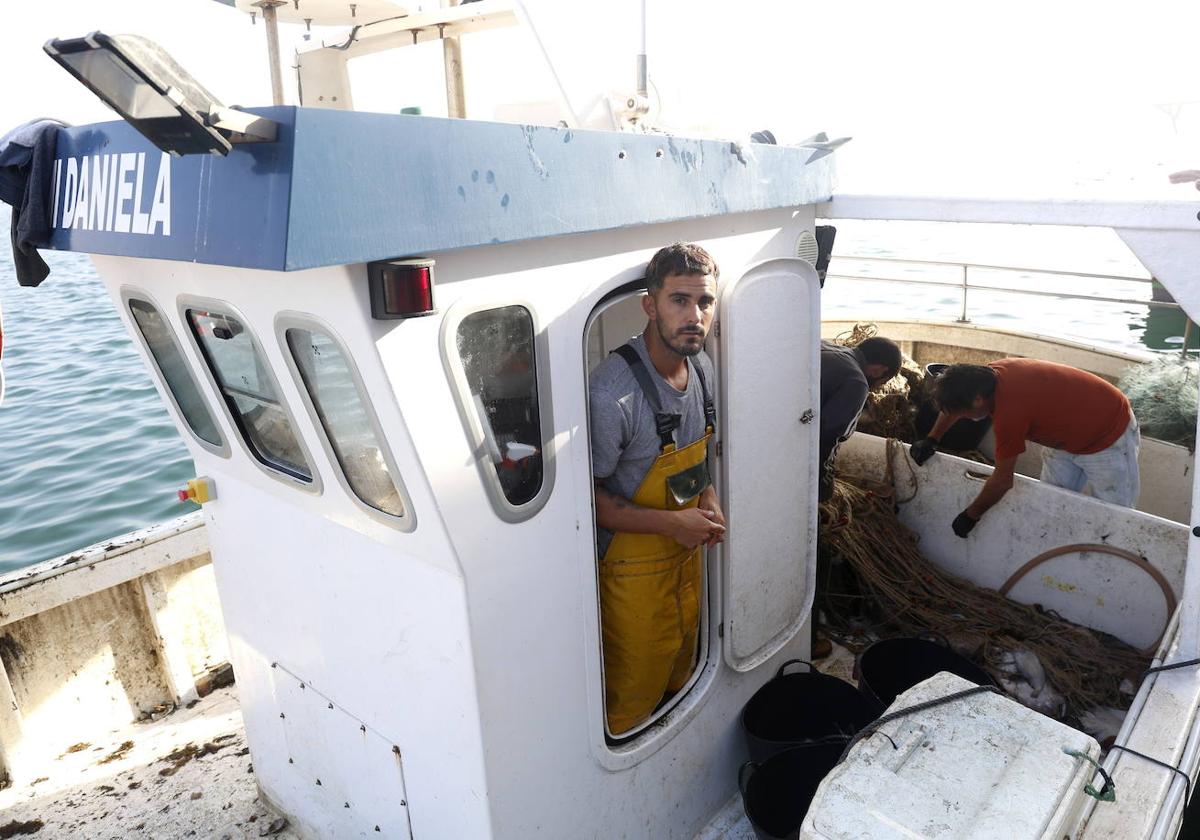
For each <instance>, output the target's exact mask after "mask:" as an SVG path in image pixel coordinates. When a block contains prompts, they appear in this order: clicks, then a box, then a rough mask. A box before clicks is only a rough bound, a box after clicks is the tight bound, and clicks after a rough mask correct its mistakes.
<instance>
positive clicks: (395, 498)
mask: <svg viewBox="0 0 1200 840" xmlns="http://www.w3.org/2000/svg"><path fill="white" fill-rule="evenodd" d="M284 339H285V341H286V343H287V347H288V351H289V353H290V354H291V358H292V361H293V362H294V363H295V373H296V374H297V375H298V376H299V379H300V381H301V382H302V383H303V385H304V389H303V390H304V393H305V394H307V396H308V399H309V400H310V402H311V408H312V411H313V414H314V415H315V417H316V419H317V420H318V421H319V425H320V428H321V430H322V432H324V436H325V442H326V444H327V446H328V447H329V450H330V454H331V456H332V459H333V460H336V461H337V463H338V465H339V466H340V467H341V468H342V474H343V475H344V477H345V479H346V483H347V485H348V486H349V489H350V490H351V492H352V493H353V494H354V495H355V496H357V497H358V499H359V500H361V501H362V502H363V504H365V505H367V506H368V507H370V508H371V509H373V510H376V511H379V512H381V513H385V514H387V515H388V516H394V517H403V516H404V515H405V505H404V501H403V496H402V494H401V491H400V487H399V485H398V479H399V475H398V473H397V471H396V469H395V465H394V463H393V461H392V458H391V455H390V453H389V452H388V451H387V450H386V449H385V448H384V446H383V434H382V432H381V431H380V430H379V424H378V421H377V420H376V419H375V414H374V411H373V410H372V409H371V406H370V403H369V402H368V400H367V398H366V389H365V388H364V387H363V386H362V382H361V379H360V377H359V375H358V372H357V371H356V369H355V368H354V367H353V363H352V362H351V360H350V356H349V354H348V353H347V352H346V351H345V350H344V349H343V347H342V345H341V344H340V343H339V342H338V341H337V340H335V339H334V338H333V336H331V335H329V334H327V333H326V332H324V331H323V330H320V329H318V328H316V327H314V326H303V327H288V328H287V329H286V330H285V331H284Z"/></svg>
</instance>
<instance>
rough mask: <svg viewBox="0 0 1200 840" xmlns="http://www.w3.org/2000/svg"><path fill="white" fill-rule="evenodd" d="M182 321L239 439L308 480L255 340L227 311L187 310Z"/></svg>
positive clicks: (267, 461)
mask: <svg viewBox="0 0 1200 840" xmlns="http://www.w3.org/2000/svg"><path fill="white" fill-rule="evenodd" d="M186 312H187V321H188V324H189V326H190V327H191V330H192V334H193V335H194V336H195V337H196V343H197V344H198V345H199V347H200V352H201V353H202V354H203V356H204V360H205V361H206V362H207V363H208V366H209V369H210V370H211V371H212V375H213V378H214V379H215V381H216V385H217V388H218V390H219V391H220V393H221V396H222V397H223V398H224V400H225V404H226V405H227V406H228V407H229V413H230V415H231V416H232V418H233V420H234V422H235V423H236V424H237V427H238V429H239V431H241V433H242V438H243V440H244V441H245V442H246V445H247V446H248V447H249V448H250V451H251V453H253V455H254V457H255V458H257V459H258V460H259V461H260V462H261V463H262V464H263V465H264V466H266V467H269V468H270V469H272V470H277V471H279V472H281V473H284V474H285V475H288V476H291V477H292V478H295V479H299V480H300V481H304V482H312V480H313V473H312V468H311V467H310V466H309V464H308V459H307V458H306V457H305V455H304V450H303V449H302V448H301V446H300V442H299V440H298V439H297V438H296V433H295V431H294V429H293V428H292V423H291V419H290V418H289V416H288V413H287V411H286V410H285V409H284V407H283V405H282V403H281V402H280V399H279V391H278V388H277V387H276V385H275V380H274V377H272V376H271V372H270V368H269V367H268V366H267V363H266V361H265V360H264V359H263V354H262V351H261V350H260V348H259V346H258V342H257V341H255V340H254V338H253V336H251V334H250V332H249V331H248V330H247V329H246V328H245V326H244V325H243V324H242V322H241V321H240V320H238V319H237V318H235V317H233V316H232V315H227V314H223V313H220V312H212V311H208V310H204V309H188V310H186Z"/></svg>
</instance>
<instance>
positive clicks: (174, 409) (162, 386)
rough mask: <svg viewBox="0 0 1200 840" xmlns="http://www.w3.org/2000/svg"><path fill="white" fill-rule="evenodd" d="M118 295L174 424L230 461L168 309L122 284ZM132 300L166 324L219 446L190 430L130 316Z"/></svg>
mask: <svg viewBox="0 0 1200 840" xmlns="http://www.w3.org/2000/svg"><path fill="white" fill-rule="evenodd" d="M120 295H121V307H122V313H123V315H124V316H125V317H126V318H127V319H128V321H129V329H130V332H131V333H133V335H134V336H135V337H136V339H137V341H138V343H139V345H140V346H141V348H142V350H143V352H144V353H145V355H146V358H147V359H149V360H150V369H151V371H152V372H153V375H154V376H155V378H156V379H157V380H158V385H159V390H160V391H162V392H163V393H164V394H166V397H167V405H168V408H169V409H170V411H171V413H172V414H173V415H174V416H175V421H176V424H177V425H180V426H182V427H183V428H185V429H187V430H188V434H190V435H191V436H192V439H193V440H194V441H195V442H196V443H197V444H198V445H199V446H200V447H201V448H202V449H204V450H206V451H208V452H211V453H212V454H213V455H219V456H220V457H222V458H232V457H233V449H232V447H230V445H229V435H228V434H226V430H224V429H222V428H221V423H220V422H219V420H218V419H217V418H218V417H219V416H220V415H219V412H217V411H214V410H213V406H212V404H211V401H210V400H208V399H207V398H205V396H204V389H203V387H202V386H201V384H200V382H201V380H199V379H198V378H197V377H196V372H195V370H193V369H192V365H193V364H194V362H195V360H189V359H188V357H187V354H186V353H185V352H184V349H183V344H182V343H180V341H179V336H177V335H176V334H175V326H174V325H173V324H172V323H171V319H170V318H169V317H168V316H167V312H168V310H166V309H163V308H162V307H161V306H159V305H158V301H156V300H155V299H154V297H153V296H152V295H151V294H150V293H149V292H147V291H146V290H145V289H140V288H138V287H136V286H129V285H122V286H121V288H120ZM132 301H137V302H138V303H144V304H146V305H147V306H149V307H151V308H152V309H153V310H154V311H155V312H156V313H157V314H158V316H159V317H160V318H162V320H163V323H164V324H166V325H167V329H168V331H169V332H170V334H171V343H172V344H174V345H175V351H176V352H177V353H179V358H180V359H182V360H183V362H184V365H185V366H186V367H187V371H188V375H189V376H190V377H191V379H192V385H193V386H194V387H195V389H196V395H197V396H199V397H200V399H201V401H202V402H203V403H204V407H205V408H206V409H207V410H208V413H209V417H210V418H211V419H212V423H213V428H214V429H215V430H216V432H217V436H218V437H220V439H221V442H220V443H219V444H215V443H212V442H211V441H207V440H205V439H204V438H202V437H200V435H199V434H198V433H197V432H196V430H195V429H193V428H192V424H191V421H189V420H188V418H187V415H186V414H185V413H184V411H183V408H182V407H181V406H180V405H179V400H178V399H176V397H175V390H174V389H173V388H172V387H171V383H170V381H169V380H168V379H167V377H166V374H164V373H163V370H162V366H161V365H160V364H159V363H158V356H156V355H155V354H154V351H153V350H152V349H151V348H150V342H149V341H148V340H147V339H146V335H145V333H143V332H142V328H141V326H140V325H139V324H138V322H137V319H136V318H135V317H134V315H133V309H132V307H131V302H132Z"/></svg>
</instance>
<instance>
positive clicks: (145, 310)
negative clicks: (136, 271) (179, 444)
mask: <svg viewBox="0 0 1200 840" xmlns="http://www.w3.org/2000/svg"><path fill="white" fill-rule="evenodd" d="M128 302H129V313H130V314H131V315H132V316H133V322H134V323H135V324H137V328H138V331H139V332H140V333H141V334H142V338H143V339H144V340H145V342H146V349H147V350H148V351H149V352H150V357H151V358H152V359H153V360H154V365H155V367H157V368H158V372H159V374H160V375H161V376H162V379H163V381H164V382H165V383H166V385H167V390H168V391H170V394H171V398H172V399H173V400H174V401H175V406H176V408H178V409H179V413H180V415H181V416H182V417H183V419H184V422H186V423H187V425H188V428H189V429H191V431H192V434H194V435H195V436H196V437H197V438H199V439H200V440H201V441H202V442H204V443H207V444H209V445H210V446H212V447H215V448H217V449H223V448H224V447H225V439H224V438H223V437H221V433H220V432H219V431H218V430H217V424H216V421H215V420H213V416H212V413H211V412H210V411H209V410H208V406H207V405H206V404H205V402H204V398H203V397H202V396H200V389H199V388H198V387H196V380H195V379H193V378H192V373H191V370H190V369H189V368H188V366H187V362H185V361H184V359H183V353H182V352H180V350H179V345H178V344H177V343H176V342H175V335H174V334H173V333H172V332H171V327H170V325H169V324H168V323H167V320H166V319H165V318H164V317H163V316H162V313H160V312H159V311H158V310H157V309H156V308H155V307H154V305H153V304H152V303H150V302H148V301H144V300H139V299H137V298H129V300H128Z"/></svg>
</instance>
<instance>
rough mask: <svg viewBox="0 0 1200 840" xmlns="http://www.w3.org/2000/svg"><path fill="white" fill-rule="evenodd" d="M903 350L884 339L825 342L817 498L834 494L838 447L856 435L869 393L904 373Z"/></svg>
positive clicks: (822, 351) (823, 348) (823, 344)
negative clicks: (847, 344) (849, 344)
mask: <svg viewBox="0 0 1200 840" xmlns="http://www.w3.org/2000/svg"><path fill="white" fill-rule="evenodd" d="M901 361H902V358H901V355H900V348H899V347H898V346H896V343H895V342H894V341H891V340H890V339H886V338H883V337H880V336H875V337H873V338H868V339H866V340H865V341H862V342H860V343H859V344H858V346H856V347H843V346H842V345H840V344H834V343H833V342H831V341H822V342H821V448H820V459H821V460H820V464H821V476H820V481H819V486H818V492H817V498H818V499H820V500H821V501H825V500H826V499H828V498H829V497H830V496H831V495H832V494H833V476H834V470H833V461H834V457H835V455H836V454H837V447H838V444H840V443H841V442H842V441H844V440H845V439H846V438H848V437H850V435H852V434H854V428H855V426H857V425H858V416H859V415H860V414H862V410H863V406H864V405H866V403H867V392H868V391H871V390H874V389H876V388H878V387H879V386H881V385H883V384H884V383H885V382H887V381H888V380H890V379H891V378H892V377H893V376H895V375H896V374H897V373H899V372H900V365H901Z"/></svg>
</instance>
